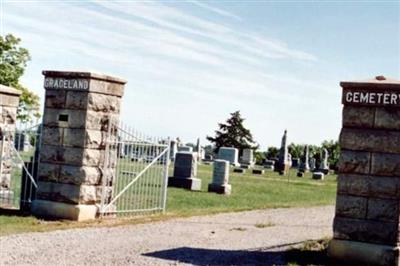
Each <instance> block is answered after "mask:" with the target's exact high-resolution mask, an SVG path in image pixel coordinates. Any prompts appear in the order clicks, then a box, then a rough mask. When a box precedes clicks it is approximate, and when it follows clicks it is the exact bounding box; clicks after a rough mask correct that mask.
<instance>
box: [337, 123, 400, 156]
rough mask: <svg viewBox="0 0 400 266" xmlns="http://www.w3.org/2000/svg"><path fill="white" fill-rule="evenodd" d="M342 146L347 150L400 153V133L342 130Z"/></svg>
mask: <svg viewBox="0 0 400 266" xmlns="http://www.w3.org/2000/svg"><path fill="white" fill-rule="evenodd" d="M340 146H341V148H342V149H345V150H358V151H370V152H384V153H400V131H387V130H366V129H350V128H342V132H341V133H340Z"/></svg>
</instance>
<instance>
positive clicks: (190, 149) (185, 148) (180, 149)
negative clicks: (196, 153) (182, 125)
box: [178, 146, 193, 152]
mask: <svg viewBox="0 0 400 266" xmlns="http://www.w3.org/2000/svg"><path fill="white" fill-rule="evenodd" d="M178 152H193V147H190V146H179V147H178Z"/></svg>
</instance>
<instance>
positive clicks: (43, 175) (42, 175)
mask: <svg viewBox="0 0 400 266" xmlns="http://www.w3.org/2000/svg"><path fill="white" fill-rule="evenodd" d="M59 176H60V165H57V164H48V163H40V167H39V168H38V179H39V181H46V182H57V181H58V178H59Z"/></svg>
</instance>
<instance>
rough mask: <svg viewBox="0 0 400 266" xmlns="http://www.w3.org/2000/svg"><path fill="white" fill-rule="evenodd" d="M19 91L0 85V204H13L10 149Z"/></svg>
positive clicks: (12, 143)
mask: <svg viewBox="0 0 400 266" xmlns="http://www.w3.org/2000/svg"><path fill="white" fill-rule="evenodd" d="M20 95H21V92H20V91H19V90H16V89H13V88H10V87H6V86H3V85H0V114H1V115H0V203H1V202H3V203H6V204H7V203H10V204H11V203H13V201H14V192H13V191H12V188H11V171H12V161H11V159H10V156H11V150H10V148H11V147H12V146H13V145H14V140H13V137H14V133H15V123H16V121H17V107H18V104H19V96H20Z"/></svg>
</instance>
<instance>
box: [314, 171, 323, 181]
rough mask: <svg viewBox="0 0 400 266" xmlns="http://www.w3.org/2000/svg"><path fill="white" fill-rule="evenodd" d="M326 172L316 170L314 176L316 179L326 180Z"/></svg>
mask: <svg viewBox="0 0 400 266" xmlns="http://www.w3.org/2000/svg"><path fill="white" fill-rule="evenodd" d="M324 177H325V174H324V173H322V172H314V173H313V175H312V178H313V179H315V180H324Z"/></svg>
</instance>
